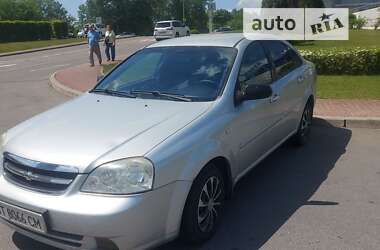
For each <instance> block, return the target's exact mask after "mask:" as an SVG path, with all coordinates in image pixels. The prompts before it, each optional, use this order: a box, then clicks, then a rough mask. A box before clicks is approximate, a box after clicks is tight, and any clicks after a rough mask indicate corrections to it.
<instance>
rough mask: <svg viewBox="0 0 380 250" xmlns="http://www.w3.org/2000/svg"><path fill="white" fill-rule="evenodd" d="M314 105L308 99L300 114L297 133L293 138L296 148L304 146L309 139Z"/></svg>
mask: <svg viewBox="0 0 380 250" xmlns="http://www.w3.org/2000/svg"><path fill="white" fill-rule="evenodd" d="M313 110H314V105H313V101H312V99H309V101H308V102H307V104H306V106H305V109H304V111H303V113H302V118H301V121H300V124H299V125H298V130H297V133H296V134H295V136H294V143H295V144H296V145H298V146H302V145H305V144H306V143H307V141H308V139H309V135H310V131H311V124H312V121H313Z"/></svg>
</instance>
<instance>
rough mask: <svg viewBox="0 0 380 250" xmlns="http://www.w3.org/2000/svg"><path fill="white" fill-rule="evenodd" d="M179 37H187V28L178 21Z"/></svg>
mask: <svg viewBox="0 0 380 250" xmlns="http://www.w3.org/2000/svg"><path fill="white" fill-rule="evenodd" d="M178 30H179V36H186V31H185V26H184V25H183V23H182V22H179V21H178Z"/></svg>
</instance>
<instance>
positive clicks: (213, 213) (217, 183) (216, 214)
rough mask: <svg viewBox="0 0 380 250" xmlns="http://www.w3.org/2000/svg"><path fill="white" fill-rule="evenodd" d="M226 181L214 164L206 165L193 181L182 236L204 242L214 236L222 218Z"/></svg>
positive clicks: (193, 241) (190, 240)
mask: <svg viewBox="0 0 380 250" xmlns="http://www.w3.org/2000/svg"><path fill="white" fill-rule="evenodd" d="M224 200H225V183H224V179H223V176H222V174H221V172H220V171H219V170H218V168H217V167H216V166H214V165H212V164H211V165H208V166H206V167H205V168H204V169H203V170H202V171H201V173H200V174H199V175H198V177H197V178H196V179H195V181H194V182H193V185H192V187H191V190H190V193H189V196H188V197H187V200H186V205H185V209H184V212H183V216H182V225H181V237H182V239H183V240H185V241H187V242H189V243H202V242H204V241H206V240H208V239H210V238H211V237H212V235H213V234H214V233H215V231H216V229H217V227H218V225H219V223H220V219H221V215H222V210H223V205H224Z"/></svg>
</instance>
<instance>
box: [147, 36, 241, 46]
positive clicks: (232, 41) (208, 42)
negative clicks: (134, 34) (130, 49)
mask: <svg viewBox="0 0 380 250" xmlns="http://www.w3.org/2000/svg"><path fill="white" fill-rule="evenodd" d="M243 39H245V38H244V35H243V34H242V33H228V34H201V35H192V36H186V37H181V38H174V39H168V40H164V41H162V42H158V43H154V44H152V45H150V46H148V48H156V47H168V46H211V47H231V48H232V47H235V46H236V45H237V44H238V43H239V42H240V41H241V40H243Z"/></svg>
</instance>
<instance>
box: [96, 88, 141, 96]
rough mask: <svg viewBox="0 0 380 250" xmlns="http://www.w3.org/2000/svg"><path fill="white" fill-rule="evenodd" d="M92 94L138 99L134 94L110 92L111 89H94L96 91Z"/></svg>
mask: <svg viewBox="0 0 380 250" xmlns="http://www.w3.org/2000/svg"><path fill="white" fill-rule="evenodd" d="M90 93H99V94H106V95H112V96H119V97H128V98H136V96H135V95H133V94H130V93H126V92H120V91H114V90H109V89H94V90H91V91H90Z"/></svg>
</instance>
